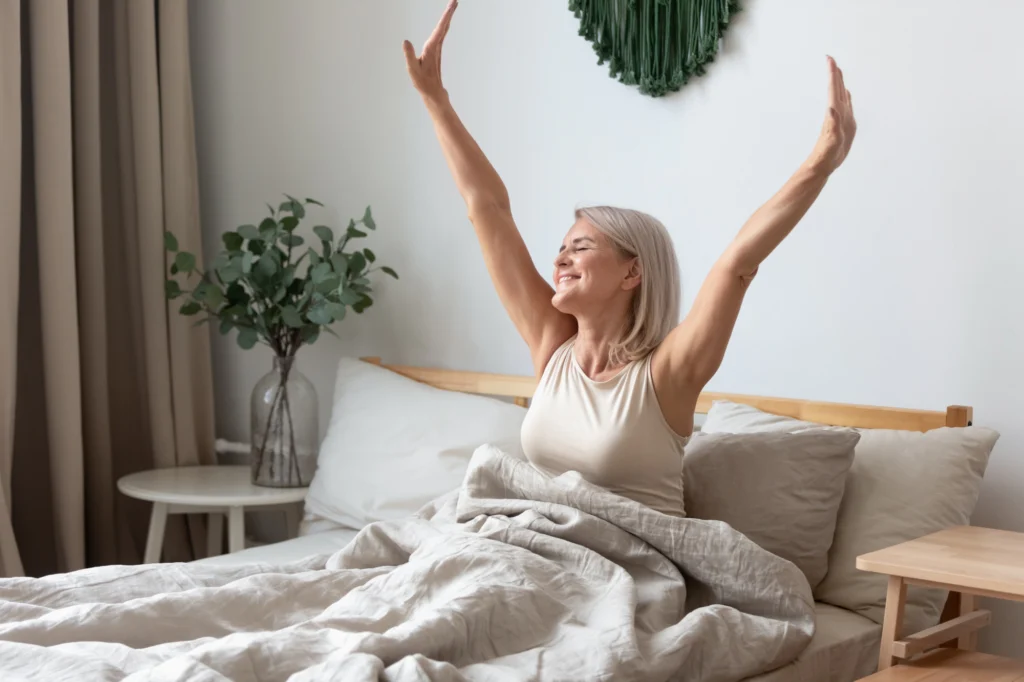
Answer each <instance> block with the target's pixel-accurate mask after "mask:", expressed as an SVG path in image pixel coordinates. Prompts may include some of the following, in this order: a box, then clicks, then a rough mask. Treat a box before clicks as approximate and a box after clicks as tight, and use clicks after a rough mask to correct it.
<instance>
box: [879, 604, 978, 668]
mask: <svg viewBox="0 0 1024 682" xmlns="http://www.w3.org/2000/svg"><path fill="white" fill-rule="evenodd" d="M991 622H992V613H991V612H990V611H985V610H981V611H972V612H971V613H967V614H964V615H962V616H959V617H957V618H954V619H953V620H951V621H947V622H945V623H940V624H938V625H936V626H934V627H930V628H928V629H927V630H922V631H921V632H918V633H916V634H913V635H910V636H908V637H905V638H904V639H901V640H899V641H898V642H895V643H894V644H893V645H892V655H893V656H895V657H896V658H901V659H907V658H912V657H914V656H916V655H918V654H921V653H924V652H926V651H929V650H931V649H934V648H936V647H938V646H939V645H940V644H943V643H945V642H948V641H950V640H956V639H957V638H960V641H964V638H969V637H970V636H971V633H973V632H977V630H978V629H979V628H983V627H985V626H986V625H988V624H989V623H991ZM960 648H961V649H964V650H969V649H965V648H964V647H963V646H961V647H960Z"/></svg>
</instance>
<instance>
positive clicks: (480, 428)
mask: <svg viewBox="0 0 1024 682" xmlns="http://www.w3.org/2000/svg"><path fill="white" fill-rule="evenodd" d="M525 415H526V410H525V409H524V408H522V407H519V406H517V405H513V404H511V403H506V402H503V401H501V400H498V399H495V398H490V397H486V396H479V395H470V394H466V393H456V392H454V391H444V390H441V389H437V388H434V387H432V386H428V385H426V384H422V383H420V382H417V381H413V380H412V379H407V378H406V377H403V376H401V375H399V374H396V373H395V372H392V371H390V370H387V369H384V368H382V367H378V366H376V365H372V364H369V363H366V362H362V361H360V360H356V359H353V358H344V359H342V360H341V361H340V362H339V363H338V373H337V377H336V379H335V387H334V404H333V407H332V412H331V422H330V425H329V426H328V427H327V435H326V436H325V437H324V441H323V443H322V444H321V446H320V454H319V456H318V458H317V470H316V473H315V474H314V476H313V481H312V483H311V484H310V486H309V493H308V495H307V496H306V514H305V523H304V524H303V525H304V526H305V529H304V532H309V529H310V528H311V527H312V528H319V529H321V530H322V529H323V527H324V523H323V520H324V519H326V520H328V521H331V522H334V523H336V524H340V525H342V526H344V527H347V528H356V529H358V528H362V527H363V526H365V525H367V524H369V523H372V522H374V521H381V520H385V519H394V518H400V517H403V516H408V515H410V514H413V513H415V512H416V511H418V510H419V509H420V508H421V507H422V506H423V505H424V504H426V503H427V502H430V501H431V500H433V499H435V498H437V497H439V496H441V495H443V494H445V493H447V492H449V491H451V490H454V489H456V488H458V487H459V485H461V483H462V479H463V476H464V475H465V473H466V468H467V466H468V464H469V458H470V456H471V455H472V454H473V451H474V450H475V449H476V448H477V447H479V446H480V445H483V444H484V443H490V444H492V445H494V446H496V447H498V448H500V449H501V450H503V451H505V452H507V453H509V454H512V455H519V456H522V454H521V452H522V447H521V445H520V438H519V431H520V428H521V427H522V423H523V417H524V416H525Z"/></svg>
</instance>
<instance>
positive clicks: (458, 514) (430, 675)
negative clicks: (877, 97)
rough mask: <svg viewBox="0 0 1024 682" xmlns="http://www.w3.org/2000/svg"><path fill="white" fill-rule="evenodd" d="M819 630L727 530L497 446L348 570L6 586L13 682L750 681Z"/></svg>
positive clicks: (790, 578)
mask: <svg viewBox="0 0 1024 682" xmlns="http://www.w3.org/2000/svg"><path fill="white" fill-rule="evenodd" d="M813 633H814V608H813V600H812V596H811V589H810V586H809V585H808V583H807V580H806V578H805V577H804V575H803V573H801V572H800V571H799V569H797V567H796V566H794V565H793V564H792V563H790V562H788V561H785V560H783V559H781V558H779V557H777V556H775V555H773V554H771V553H769V552H767V551H765V550H763V549H761V548H760V547H758V546H757V545H756V544H754V543H753V542H751V541H750V540H748V539H747V538H746V537H745V536H743V535H742V534H740V533H739V532H737V531H735V530H733V529H732V528H731V527H730V526H728V525H727V524H724V523H721V522H714V521H702V520H696V519H688V518H678V517H672V516H667V515H664V514H660V513H658V512H655V511H653V510H650V509H648V508H646V507H644V506H642V505H640V504H638V503H636V502H633V501H631V500H628V499H625V498H622V497H619V496H617V495H614V494H612V493H609V492H607V491H605V490H603V489H601V488H598V487H596V486H592V485H590V484H588V483H587V482H586V481H584V480H583V479H582V478H581V477H580V476H579V475H578V474H576V473H573V472H570V473H567V474H563V475H561V476H558V477H554V478H552V477H548V476H546V475H545V474H542V473H541V472H539V471H537V470H536V469H534V468H533V467H532V466H531V465H530V464H528V463H526V462H524V461H522V460H520V459H518V458H515V457H511V456H508V455H506V454H504V453H502V452H501V451H499V450H498V449H496V448H494V447H491V446H483V447H481V448H480V449H478V450H477V451H476V453H475V454H474V456H473V458H472V461H471V462H470V466H469V469H468V471H467V474H466V477H465V479H464V481H463V484H462V486H461V487H460V488H459V489H458V490H456V491H453V492H452V493H450V494H448V495H445V496H443V497H442V498H439V499H438V500H436V501H434V502H432V503H431V504H429V505H427V506H426V507H425V508H424V509H423V510H421V511H420V512H419V513H418V514H417V515H415V516H413V517H410V518H407V519H402V520H395V521H383V522H378V523H374V524H371V525H369V526H367V527H366V528H364V529H363V530H362V531H361V532H360V533H359V534H358V535H357V536H356V537H355V539H354V540H353V541H352V542H351V543H350V544H349V545H347V546H346V547H345V548H344V549H342V550H340V551H338V552H335V553H334V554H332V555H322V556H314V557H309V558H308V559H304V560H302V561H299V562H293V563H290V564H285V565H271V564H252V565H247V566H221V565H212V564H211V565H201V564H163V565H148V566H137V567H130V566H112V567H103V568H96V569H87V570H84V571H78V572H74V573H68V574H63V575H57V576H50V577H47V578H41V579H30V578H20V579H9V580H3V581H0V679H4V680H18V679H47V680H54V681H62V680H81V679H91V680H103V681H108V680H109V681H113V680H186V679H187V680H254V681H256V680H258V681H270V680H296V681H299V680H342V679H344V680H394V681H399V682H401V681H405V680H437V681H449V680H581V679H595V680H598V679H614V680H675V679H685V680H709V681H712V680H715V681H717V680H740V679H743V678H746V677H749V676H752V675H757V674H760V673H763V672H765V671H768V670H772V669H775V668H777V667H779V666H782V665H785V664H786V663H789V662H790V661H792V660H793V659H795V658H796V656H797V655H798V654H799V653H800V652H801V651H802V650H803V648H804V647H806V646H807V643H808V642H809V641H810V639H811V637H812V635H813Z"/></svg>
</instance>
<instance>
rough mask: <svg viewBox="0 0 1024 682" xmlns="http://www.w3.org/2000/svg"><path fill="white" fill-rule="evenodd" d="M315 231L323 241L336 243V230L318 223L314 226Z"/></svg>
mask: <svg viewBox="0 0 1024 682" xmlns="http://www.w3.org/2000/svg"><path fill="white" fill-rule="evenodd" d="M313 233H314V234H316V236H317V237H319V238H320V241H322V242H327V243H328V244H333V243H334V232H333V231H332V230H331V228H329V227H327V226H326V225H317V226H316V227H314V228H313Z"/></svg>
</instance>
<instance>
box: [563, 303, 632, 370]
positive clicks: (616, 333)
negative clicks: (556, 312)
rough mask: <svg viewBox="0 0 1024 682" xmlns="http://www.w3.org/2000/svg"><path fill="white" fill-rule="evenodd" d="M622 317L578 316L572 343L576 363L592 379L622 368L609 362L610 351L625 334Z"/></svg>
mask: <svg viewBox="0 0 1024 682" xmlns="http://www.w3.org/2000/svg"><path fill="white" fill-rule="evenodd" d="M624 319H625V318H624V316H623V315H598V316H594V317H591V316H579V317H577V318H576V323H577V326H578V331H577V333H576V342H575V343H574V347H573V350H574V353H575V355H576V362H578V363H579V365H580V368H581V369H582V370H583V371H584V372H585V373H586V374H587V376H589V377H590V378H592V379H599V378H600V377H601V375H603V374H606V373H608V372H612V371H617V370H618V369H620V368H621V367H622V365H621V364H616V363H613V362H612V361H611V349H612V347H613V346H614V345H615V344H616V343H618V342H619V341H620V340H621V339H622V335H623V333H624V332H625V326H626V325H625V322H624Z"/></svg>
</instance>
